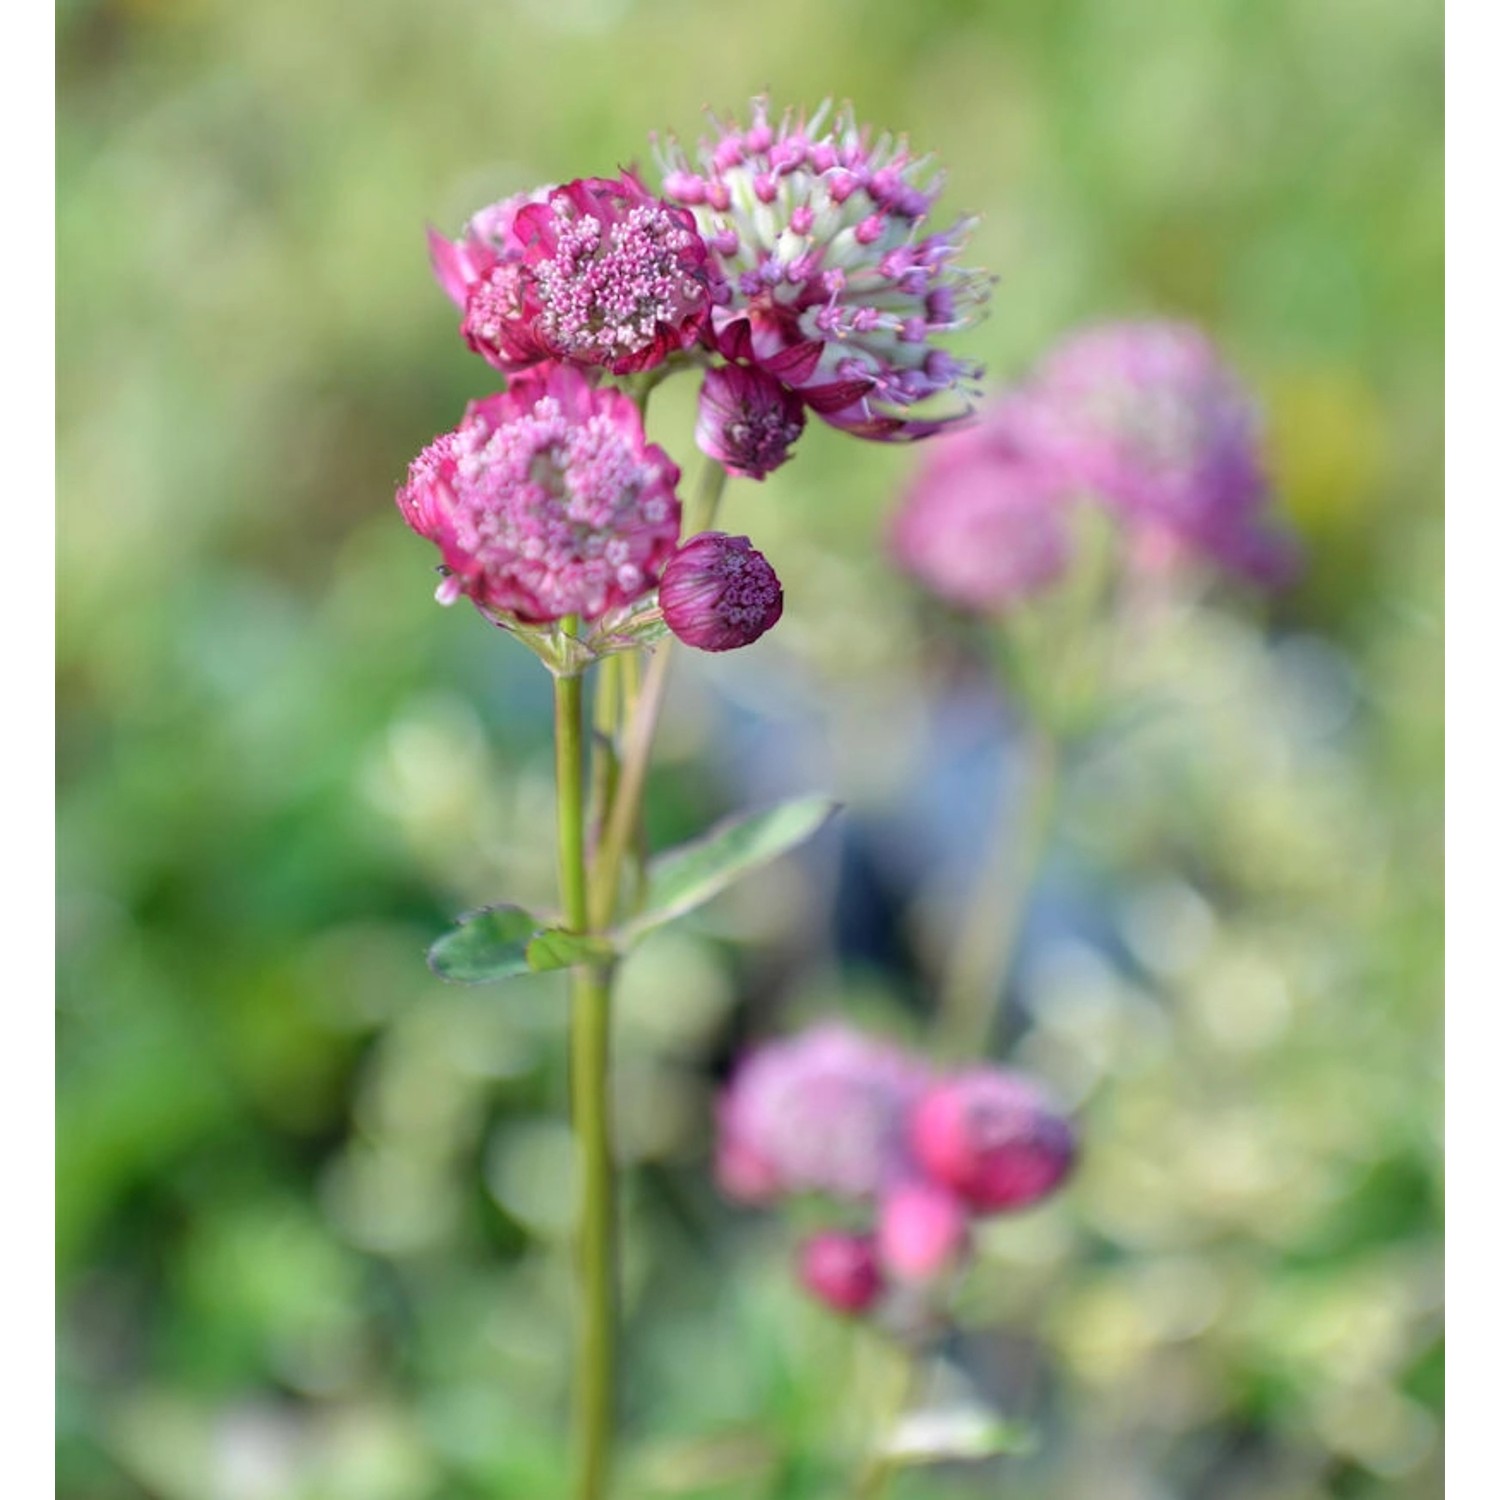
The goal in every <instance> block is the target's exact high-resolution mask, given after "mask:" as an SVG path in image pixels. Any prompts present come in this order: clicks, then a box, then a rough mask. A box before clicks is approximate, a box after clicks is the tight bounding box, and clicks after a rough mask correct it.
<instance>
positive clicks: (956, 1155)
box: [910, 1068, 1074, 1213]
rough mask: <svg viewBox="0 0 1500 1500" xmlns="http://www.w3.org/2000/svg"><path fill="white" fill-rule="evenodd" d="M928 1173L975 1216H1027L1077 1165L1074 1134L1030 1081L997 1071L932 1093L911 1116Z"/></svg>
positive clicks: (960, 1078) (916, 1149)
mask: <svg viewBox="0 0 1500 1500" xmlns="http://www.w3.org/2000/svg"><path fill="white" fill-rule="evenodd" d="M910 1128H911V1147H912V1151H913V1154H914V1155H915V1157H916V1159H917V1161H918V1162H919V1163H920V1165H921V1166H922V1167H923V1169H924V1170H925V1171H926V1172H927V1173H928V1174H929V1175H930V1176H931V1177H932V1178H933V1179H934V1180H935V1181H937V1182H939V1183H941V1184H942V1185H943V1186H944V1187H947V1188H950V1189H951V1190H952V1191H953V1192H955V1193H957V1194H958V1195H959V1197H960V1198H962V1199H963V1200H964V1201H965V1202H966V1203H967V1204H968V1205H969V1206H970V1208H972V1209H973V1210H974V1211H975V1212H977V1213H996V1212H999V1211H1001V1210H1003V1209H1016V1208H1024V1207H1026V1206H1027V1204H1030V1203H1034V1202H1036V1201H1037V1199H1039V1198H1042V1197H1045V1196H1046V1195H1047V1194H1048V1193H1050V1192H1051V1191H1052V1190H1053V1189H1054V1188H1055V1187H1057V1185H1058V1184H1059V1183H1060V1182H1061V1181H1062V1180H1063V1178H1064V1177H1066V1176H1067V1174H1068V1172H1069V1170H1070V1169H1071V1167H1072V1165H1073V1157H1074V1141H1073V1131H1072V1128H1071V1127H1070V1126H1069V1124H1068V1122H1067V1121H1066V1120H1065V1119H1063V1117H1062V1116H1061V1115H1060V1114H1058V1113H1057V1111H1056V1110H1055V1109H1053V1107H1052V1105H1051V1103H1050V1102H1049V1101H1048V1099H1047V1097H1046V1095H1045V1094H1044V1093H1043V1092H1042V1090H1041V1089H1039V1088H1038V1087H1037V1086H1036V1084H1034V1083H1032V1081H1031V1080H1030V1079H1029V1078H1026V1077H1024V1076H1023V1075H1021V1074H1019V1073H1011V1072H1006V1071H1004V1070H1003V1069H999V1068H980V1069H975V1070H973V1071H971V1072H967V1073H960V1074H958V1075H957V1076H955V1077H952V1078H947V1079H944V1080H942V1081H941V1082H939V1083H936V1084H934V1085H933V1086H932V1088H931V1089H929V1090H928V1091H927V1093H926V1094H925V1095H924V1096H923V1097H922V1099H921V1100H920V1101H919V1102H918V1103H917V1105H916V1107H915V1109H914V1110H913V1112H912V1116H911V1127H910Z"/></svg>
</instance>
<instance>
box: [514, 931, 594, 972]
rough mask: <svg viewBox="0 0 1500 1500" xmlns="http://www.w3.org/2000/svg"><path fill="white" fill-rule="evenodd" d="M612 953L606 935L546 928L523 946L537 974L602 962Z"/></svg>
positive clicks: (528, 961) (527, 960)
mask: <svg viewBox="0 0 1500 1500" xmlns="http://www.w3.org/2000/svg"><path fill="white" fill-rule="evenodd" d="M614 956H615V950H614V947H613V945H612V944H611V943H610V942H609V940H608V939H607V938H602V937H594V936H592V935H591V934H589V933H581V932H568V931H566V930H564V929H563V928H561V927H548V928H546V929H545V930H544V931H542V932H539V933H537V934H536V936H535V937H533V938H532V940H531V941H530V942H529V943H527V945H526V963H527V965H528V967H529V968H530V969H531V970H532V971H533V972H534V973H537V974H545V973H547V972H548V971H549V970H551V969H571V968H573V967H574V966H575V965H577V964H605V963H608V962H609V961H610V959H612V958H613V957H614Z"/></svg>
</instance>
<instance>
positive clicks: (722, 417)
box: [695, 365, 807, 479]
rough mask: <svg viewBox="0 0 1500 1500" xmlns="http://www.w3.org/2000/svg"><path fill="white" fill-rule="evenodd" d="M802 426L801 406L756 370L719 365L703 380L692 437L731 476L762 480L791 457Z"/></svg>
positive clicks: (780, 385) (771, 380)
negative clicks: (737, 475) (695, 429)
mask: <svg viewBox="0 0 1500 1500" xmlns="http://www.w3.org/2000/svg"><path fill="white" fill-rule="evenodd" d="M806 425H807V416H806V413H805V412H804V409H803V406H802V402H801V401H800V400H799V399H798V398H797V397H796V396H795V395H793V394H792V392H791V391H789V390H787V388H786V387H785V386H783V385H782V384H781V382H780V381H778V380H773V379H772V378H771V377H770V376H769V375H766V374H763V373H762V372H761V371H760V370H757V369H754V368H746V367H745V366H743V365H723V366H720V367H718V368H716V369H712V370H710V371H709V372H708V373H707V374H706V375H705V376H704V377H703V389H702V391H701V392H700V393H699V396H698V427H697V432H696V434H695V436H696V437H697V439H698V446H699V448H701V449H702V450H703V452H704V453H706V454H707V455H708V456H709V457H710V458H712V459H716V460H717V461H718V462H719V463H721V464H723V466H724V468H725V469H726V470H728V472H729V473H731V474H739V475H741V476H743V477H744V478H746V479H764V478H765V477H766V475H767V474H769V473H770V472H771V471H772V470H773V469H779V468H780V467H781V466H782V464H784V463H785V462H786V461H787V459H788V458H790V457H791V447H792V444H793V443H795V442H796V441H797V439H798V438H799V437H801V436H802V429H803V427H804V426H806Z"/></svg>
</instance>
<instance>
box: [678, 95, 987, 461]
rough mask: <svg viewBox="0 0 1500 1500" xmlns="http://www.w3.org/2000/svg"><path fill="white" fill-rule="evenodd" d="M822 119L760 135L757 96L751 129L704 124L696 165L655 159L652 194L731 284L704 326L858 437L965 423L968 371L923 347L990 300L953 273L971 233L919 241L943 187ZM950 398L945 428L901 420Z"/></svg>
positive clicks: (972, 281) (971, 278) (761, 105)
mask: <svg viewBox="0 0 1500 1500" xmlns="http://www.w3.org/2000/svg"><path fill="white" fill-rule="evenodd" d="M828 114H829V106H828V105H827V104H826V103H825V104H824V106H823V107H822V108H821V109H819V110H818V111H817V112H816V113H815V114H814V115H813V116H812V117H811V118H807V117H805V116H803V117H800V118H794V117H793V116H792V115H791V114H790V113H788V114H787V115H786V116H784V117H783V119H782V120H781V122H780V124H779V125H775V126H773V125H772V124H771V123H770V113H769V104H768V102H767V100H766V99H764V98H760V99H756V100H755V101H754V102H753V104H752V120H751V124H750V126H749V127H748V128H745V129H742V128H741V127H740V126H738V125H737V124H735V123H733V122H730V123H727V124H726V123H721V122H720V121H718V120H717V119H714V118H713V117H712V116H710V120H711V122H712V125H713V134H712V135H711V136H709V137H708V138H706V139H704V140H703V141H702V142H701V143H700V146H699V149H698V153H697V155H696V157H690V156H689V155H688V153H687V152H686V151H684V150H683V149H682V147H681V146H680V145H679V144H678V143H677V142H676V141H675V140H672V141H668V142H667V143H665V144H664V145H662V146H660V147H659V149H658V156H659V159H660V162H661V166H662V170H663V173H664V176H663V191H664V193H665V194H666V196H667V197H668V198H669V199H671V200H672V201H674V202H676V203H680V204H683V205H685V206H686V207H688V208H690V209H691V210H692V211H693V213H694V215H695V216H696V218H697V221H698V227H699V228H700V229H701V231H702V233H703V237H704V239H705V240H706V241H707V242H708V245H709V247H710V249H711V250H712V252H713V254H714V256H715V258H716V260H717V262H718V264H719V266H720V267H721V268H722V270H723V272H724V275H725V278H726V280H727V282H728V286H729V291H730V299H729V301H728V302H727V303H726V304H724V305H722V306H719V307H716V308H715V310H714V314H713V330H714V338H715V341H716V343H717V345H718V347H719V349H720V351H721V352H722V353H723V354H724V355H725V356H726V357H727V358H729V359H731V360H735V361H745V362H748V363H751V364H754V365H756V366H758V367H759V368H760V369H762V370H764V371H765V372H766V373H767V374H769V375H772V376H774V377H775V378H776V379H778V380H780V381H782V382H784V383H785V384H786V385H788V386H791V387H792V388H793V389H794V390H796V391H797V393H798V394H799V395H800V396H801V397H802V398H803V399H804V400H805V401H806V402H807V404H808V406H810V407H811V408H812V409H813V410H814V411H815V412H817V413H818V414H819V415H820V416H822V417H823V418H824V419H825V420H827V421H829V422H831V423H833V424H834V425H835V426H836V427H841V428H843V429H845V430H846V431H849V432H853V433H855V434H857V435H858V436H861V437H869V438H886V439H895V438H907V439H910V438H918V437H925V436H927V435H928V434H930V433H932V432H936V431H938V430H939V429H940V428H942V427H943V426H944V425H946V424H947V423H948V422H950V421H952V420H953V418H954V416H956V415H962V414H963V409H966V407H967V399H966V398H967V395H968V391H969V388H970V387H971V386H972V384H973V382H974V381H976V380H977V379H978V377H979V375H980V373H981V372H980V370H979V367H978V366H976V365H974V364H971V363H969V362H967V361H964V360H959V359H956V358H954V356H952V355H951V354H949V353H948V352H947V351H946V350H943V349H941V348H939V347H937V345H936V344H935V343H934V339H935V337H937V336H941V335H945V334H948V333H951V332H953V331H955V330H957V329H960V328H963V327H965V326H967V325H968V324H969V323H970V322H971V321H972V320H973V317H974V313H975V311H976V309H977V308H978V307H979V306H980V305H981V304H982V303H983V301H984V300H985V298H986V297H987V296H988V292H989V278H988V277H985V276H983V275H980V274H979V273H977V272H974V271H966V270H962V269H960V268H959V267H958V266H957V265H956V264H955V261H956V258H957V256H958V254H959V252H960V250H961V249H962V248H963V244H964V241H965V239H966V238H967V235H968V232H969V229H970V228H971V226H972V222H973V221H972V220H967V219H966V220H961V221H959V222H958V223H956V224H954V225H952V226H950V227H949V228H947V229H944V230H939V231H929V230H928V227H927V223H928V216H929V214H930V212H931V210H932V207H933V204H934V203H935V201H936V199H937V196H938V192H939V190H940V188H941V186H942V178H941V176H940V175H939V174H936V173H934V172H933V171H932V169H931V159H930V158H928V157H913V156H912V155H911V153H910V151H909V150H908V148H907V145H906V143H905V141H904V140H896V139H893V138H892V137H890V136H888V135H883V136H881V137H879V138H878V139H873V140H872V138H871V134H870V132H869V130H868V129H864V130H862V129H860V128H859V127H858V126H857V125H856V124H855V121H854V116H853V114H852V112H851V111H850V110H849V109H848V108H847V107H845V108H844V109H843V110H842V111H841V112H840V113H839V114H838V115H837V116H836V117H835V118H834V120H833V121H832V123H831V125H830V124H827V123H826V121H827V118H828ZM955 393H956V394H958V396H959V397H960V400H961V402H962V403H963V406H962V407H961V409H960V410H959V411H958V412H956V413H950V414H949V415H947V416H946V417H945V416H936V417H934V416H919V415H917V414H916V413H914V412H913V411H912V410H911V408H913V407H914V406H916V405H917V404H918V403H919V402H924V401H926V400H927V398H929V397H935V396H943V395H952V394H955Z"/></svg>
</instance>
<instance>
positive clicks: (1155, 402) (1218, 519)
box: [1029, 322, 1298, 586]
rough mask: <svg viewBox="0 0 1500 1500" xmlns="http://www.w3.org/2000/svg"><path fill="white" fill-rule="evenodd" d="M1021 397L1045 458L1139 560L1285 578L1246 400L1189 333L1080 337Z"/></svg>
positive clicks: (1290, 555)
mask: <svg viewBox="0 0 1500 1500" xmlns="http://www.w3.org/2000/svg"><path fill="white" fill-rule="evenodd" d="M1029 390H1030V394H1031V396H1032V398H1033V399H1034V403H1035V406H1036V410H1037V413H1038V417H1039V428H1038V430H1039V432H1040V434H1041V438H1042V440H1043V441H1044V442H1045V443H1046V445H1047V446H1048V448H1049V450H1050V452H1051V454H1052V456H1053V458H1054V459H1055V461H1056V462H1057V463H1058V465H1059V466H1060V467H1061V468H1062V469H1063V470H1064V471H1065V472H1066V474H1067V475H1068V477H1069V478H1070V479H1071V481H1072V482H1073V483H1074V484H1075V485H1076V486H1078V487H1079V488H1080V489H1083V490H1085V491H1087V492H1089V493H1091V494H1092V495H1094V496H1096V497H1097V498H1098V499H1100V500H1102V501H1103V502H1105V503H1106V504H1108V505H1110V506H1113V507H1114V508H1115V509H1116V510H1117V511H1118V512H1119V513H1120V515H1121V517H1122V519H1123V520H1124V521H1125V523H1126V525H1127V527H1129V528H1130V529H1131V531H1132V532H1133V533H1134V534H1135V536H1136V537H1137V538H1138V539H1144V545H1145V549H1146V552H1147V554H1148V555H1154V556H1155V557H1157V558H1158V559H1160V558H1162V557H1165V556H1168V555H1171V554H1173V553H1175V552H1179V551H1187V552H1197V553H1199V554H1202V555H1204V556H1206V557H1208V558H1210V559H1212V560H1213V561H1216V562H1218V563H1219V564H1221V565H1222V566H1225V567H1227V568H1230V569H1232V570H1234V571H1236V572H1238V573H1241V574H1243V575H1245V576H1246V577H1248V578H1251V579H1253V580H1254V581H1256V582H1259V583H1262V584H1265V585H1267V586H1277V585H1280V584H1284V583H1286V582H1288V581H1290V579H1291V578H1292V576H1293V575H1294V574H1295V572H1296V570H1297V562H1298V559H1297V549H1296V545H1295V543H1294V542H1293V541H1292V540H1291V538H1290V537H1289V536H1287V535H1286V534H1285V533H1284V532H1283V531H1281V530H1279V529H1278V528H1276V527H1275V526H1274V525H1272V524H1271V523H1270V521H1269V519H1268V514H1267V513H1268V510H1269V500H1270V493H1269V487H1268V485H1267V482H1266V477H1265V472H1264V467H1263V462H1262V452H1261V438H1260V426H1259V420H1258V417H1257V413H1256V410H1255V406H1254V403H1253V402H1252V400H1251V398H1250V396H1249V394H1248V393H1247V392H1246V391H1245V389H1244V388H1243V387H1242V386H1241V384H1240V383H1239V381H1238V380H1237V379H1236V378H1235V376H1234V374H1233V373H1232V372H1231V371H1230V370H1229V369H1228V368H1227V366H1226V365H1225V364H1224V363H1223V361H1222V360H1221V359H1220V358H1219V355H1218V353H1217V351H1216V350H1215V349H1214V346H1213V345H1212V343H1210V341H1209V340H1208V338H1207V337H1206V336H1205V335H1204V334H1203V333H1202V332H1200V331H1199V330H1198V329H1196V328H1194V327H1192V326H1191V325H1189V324H1186V323H1170V322H1138V323H1128V322H1127V323H1114V324H1106V325H1103V326H1101V327H1097V328H1092V329H1086V330H1084V331H1083V332H1081V333H1077V334H1074V335H1073V336H1072V337H1070V338H1068V339H1067V340H1065V341H1064V342H1063V343H1062V344H1061V345H1059V346H1058V347H1057V349H1056V350H1054V352H1053V353H1052V354H1051V355H1050V356H1049V357H1048V358H1047V359H1046V360H1045V361H1044V362H1043V363H1042V365H1041V367H1040V368H1039V370H1038V371H1037V374H1036V376H1035V377H1034V379H1033V380H1032V382H1031V384H1030V387H1029ZM1153 537H1155V538H1157V539H1158V540H1157V541H1156V542H1154V543H1153V542H1152V540H1151V539H1152V538H1153Z"/></svg>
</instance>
